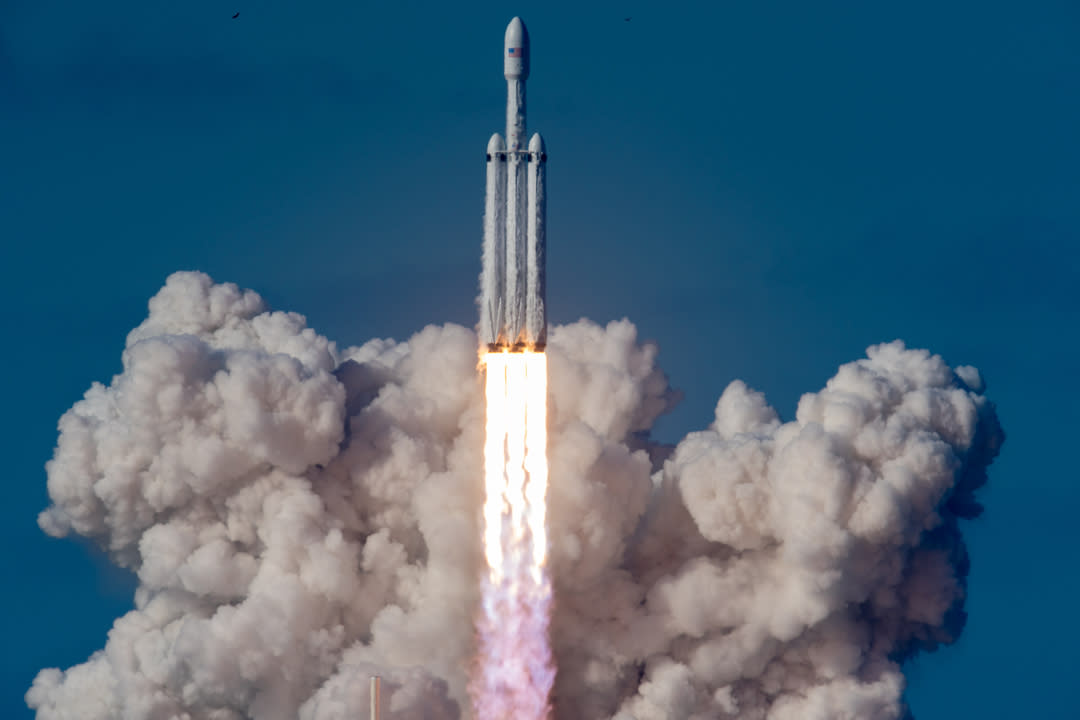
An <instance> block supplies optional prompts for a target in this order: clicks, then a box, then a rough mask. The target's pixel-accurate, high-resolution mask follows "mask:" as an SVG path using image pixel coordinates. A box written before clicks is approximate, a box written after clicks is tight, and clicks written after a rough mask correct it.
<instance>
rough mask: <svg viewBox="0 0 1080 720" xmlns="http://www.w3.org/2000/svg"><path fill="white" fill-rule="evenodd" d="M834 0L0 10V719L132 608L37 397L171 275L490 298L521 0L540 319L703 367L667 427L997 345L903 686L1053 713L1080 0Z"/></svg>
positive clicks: (1064, 709) (59, 406)
mask: <svg viewBox="0 0 1080 720" xmlns="http://www.w3.org/2000/svg"><path fill="white" fill-rule="evenodd" d="M853 5H854V4H851V3H832V2H823V3H814V4H807V3H798V2H768V3H702V4H700V5H695V4H689V3H688V4H684V5H677V4H656V3H644V2H638V1H636V0H634V1H628V2H620V3H608V2H601V3H590V4H587V5H585V4H581V3H573V4H571V3H561V2H548V3H525V4H520V5H507V4H506V3H495V2H483V3H431V4H427V3H399V4H386V5H385V6H382V5H380V6H377V7H375V6H373V7H364V6H361V5H360V4H357V3H347V2H339V1H337V0H331V1H329V2H324V3H320V4H318V6H315V5H311V4H301V3H287V2H283V1H282V0H264V1H263V2H258V3H254V2H244V1H243V0H236V1H235V2H233V3H232V4H222V3H220V2H209V1H205V2H204V1H198V2H184V3H156V2H138V3H136V2H130V1H129V0H119V1H118V2H113V3H107V4H90V5H87V4H84V3H63V2H59V3H34V4H31V3H18V2H16V3H14V6H12V4H5V5H4V6H3V8H2V9H0V108H2V111H0V138H2V139H0V158H2V163H3V168H4V171H3V172H0V237H2V238H3V248H4V253H3V256H4V261H3V262H2V263H0V301H2V302H3V304H4V306H5V307H8V308H9V312H8V313H7V315H6V319H7V323H8V327H9V334H8V338H9V341H8V343H7V344H6V345H5V350H6V351H5V352H4V353H2V357H3V363H4V375H5V376H6V377H8V378H9V384H8V396H9V402H8V404H7V407H8V412H7V413H5V414H4V417H3V420H2V421H0V422H2V423H3V435H4V436H5V437H6V438H8V441H9V442H8V447H9V452H8V455H9V457H10V458H13V462H14V466H13V468H11V469H10V471H9V472H10V477H9V485H10V488H11V491H10V492H9V496H8V501H7V502H6V503H4V505H3V509H2V510H0V512H2V513H3V522H2V523H0V531H2V532H3V536H2V542H3V546H4V547H5V548H7V550H6V551H5V552H4V553H3V554H2V555H0V562H2V563H3V565H2V566H0V572H2V573H3V576H4V577H6V578H8V583H7V587H8V592H6V593H5V594H4V601H3V602H4V609H5V612H3V613H2V617H3V622H4V623H5V626H4V627H3V630H2V632H3V637H4V638H5V643H4V644H5V652H4V653H3V656H2V657H3V660H2V668H0V678H2V680H0V683H2V687H0V715H2V716H3V717H10V718H19V717H29V715H30V713H29V711H27V710H26V709H25V705H24V704H23V701H22V695H23V693H24V692H25V690H26V689H27V688H28V686H29V684H30V682H31V680H32V678H33V676H34V674H35V673H36V672H37V670H38V669H40V668H42V667H48V666H60V667H68V666H70V665H73V664H75V663H78V662H81V661H82V660H84V659H85V658H86V657H87V656H88V655H89V654H90V653H91V652H93V651H94V650H96V649H98V648H101V647H102V646H103V645H104V641H105V636H106V633H107V631H108V628H109V627H110V626H111V623H112V619H113V618H114V617H116V616H117V615H118V614H120V613H122V612H123V611H124V610H125V609H126V608H127V607H129V606H130V602H131V589H132V585H131V583H130V581H129V579H128V578H127V577H126V576H125V575H124V574H123V573H121V572H119V571H117V570H115V569H112V568H111V567H110V566H109V565H108V563H106V562H105V561H104V560H103V559H102V558H101V557H100V556H98V555H97V554H96V553H95V552H94V551H92V550H91V549H89V548H88V547H85V546H83V545H81V544H79V543H78V542H75V541H71V540H64V541H57V540H52V539H50V538H47V537H46V536H45V535H44V534H43V533H42V532H41V531H40V530H39V529H38V528H37V526H36V515H37V513H38V512H39V511H40V510H42V509H43V508H44V507H45V506H46V504H47V495H46V491H45V474H44V470H43V464H44V462H45V461H46V460H47V459H48V458H49V456H50V454H51V450H52V447H53V445H54V443H55V440H56V421H57V420H58V418H59V417H60V415H61V414H62V413H63V411H64V410H65V409H67V408H68V407H70V406H71V404H72V403H73V402H74V401H75V400H77V399H78V398H79V397H80V396H81V394H82V393H83V392H84V391H85V389H86V388H87V387H88V386H89V385H90V383H91V382H93V381H95V380H98V381H107V380H108V379H109V378H110V377H111V376H112V374H113V373H115V372H116V371H118V370H119V368H120V364H119V359H120V350H121V349H122V347H123V341H124V337H125V335H126V333H127V331H128V330H130V329H131V328H132V327H134V326H135V325H136V324H137V323H138V322H139V321H140V320H141V319H142V318H143V317H144V316H145V309H146V300H147V299H148V298H149V297H150V296H151V295H152V294H153V293H154V292H155V291H156V290H157V289H158V288H159V287H160V286H161V285H162V283H163V282H164V279H165V277H166V276H167V275H168V274H169V273H170V272H173V271H175V270H182V269H199V270H204V271H206V272H208V273H210V274H211V275H212V276H213V277H214V278H215V279H216V280H218V281H231V282H236V283H238V284H239V285H241V286H243V287H250V288H253V289H255V290H257V291H258V292H260V293H261V294H262V295H263V296H264V297H266V298H267V299H268V300H269V302H270V303H271V304H272V305H273V306H275V307H276V308H280V309H286V310H294V311H297V312H300V313H303V314H304V315H306V316H307V317H308V320H309V323H310V324H311V325H312V326H313V327H315V328H316V329H317V330H318V331H320V332H321V333H323V334H325V335H327V336H329V337H330V338H332V339H334V340H336V341H338V342H339V344H342V345H348V344H358V343H360V342H363V341H364V340H366V339H368V338H371V337H375V336H382V337H396V338H402V339H403V338H406V337H407V336H408V335H410V334H411V333H412V332H414V331H415V330H417V329H419V328H421V327H423V326H424V325H426V324H428V323H441V322H447V321H450V322H457V323H461V324H465V325H470V326H471V325H473V324H474V323H475V309H474V307H473V298H474V296H475V287H476V277H477V273H478V272H479V248H480V230H481V227H480V223H481V215H482V211H483V161H482V157H483V151H484V146H485V143H486V141H487V138H488V137H489V136H490V134H491V133H492V132H494V131H501V130H502V125H503V112H504V110H503V103H504V97H505V95H504V93H505V90H504V87H505V86H504V83H503V80H502V77H501V65H500V61H499V58H500V52H501V37H502V31H503V28H504V27H505V25H506V22H507V21H508V19H509V18H510V17H511V16H512V15H514V14H520V15H521V16H522V17H523V18H524V19H525V21H526V22H527V24H528V26H529V30H530V34H531V36H532V40H533V70H532V75H531V77H530V80H529V123H530V128H531V129H534V130H539V131H541V132H543V133H544V136H545V139H546V140H547V143H548V147H549V155H550V162H549V205H548V213H549V267H548V278H549V279H548V283H549V286H548V287H549V290H548V292H549V306H550V312H551V317H552V320H553V321H555V322H565V321H571V320H574V319H576V318H578V317H581V316H587V317H590V318H592V319H595V320H597V321H601V322H602V321H606V320H609V319H615V318H620V317H624V316H625V317H629V318H630V319H631V320H633V321H634V322H635V323H637V324H638V326H639V329H640V332H641V334H642V335H643V336H645V337H649V338H653V339H656V340H657V341H658V343H659V345H660V348H661V354H660V364H661V365H662V366H663V367H664V368H665V370H666V371H667V372H668V374H669V375H670V377H671V379H672V382H673V383H674V384H675V385H676V386H677V387H680V388H681V389H683V391H684V392H685V393H686V399H685V400H684V401H683V403H682V405H681V406H680V407H679V408H678V409H677V410H676V411H675V412H674V413H672V414H671V415H670V416H669V417H667V418H665V419H663V420H662V421H661V424H660V426H659V427H658V429H657V433H658V434H659V435H660V437H661V438H664V439H668V440H675V439H677V438H678V437H680V436H682V435H683V434H685V433H686V432H688V431H690V430H693V429H699V428H702V427H704V426H705V425H707V424H708V422H709V421H710V420H711V414H712V408H713V406H714V404H715V402H716V399H717V397H718V396H719V393H720V392H721V391H722V389H723V388H724V387H725V386H726V385H727V383H728V382H730V381H731V380H732V379H734V378H742V379H744V380H745V381H746V382H747V383H748V384H750V385H751V386H753V387H755V388H757V389H759V390H762V391H764V392H765V393H766V395H767V396H768V398H769V399H770V401H771V402H772V404H773V405H775V406H776V407H777V408H778V410H779V411H780V413H781V415H782V416H784V417H785V418H790V417H791V416H792V414H793V412H794V408H795V404H796V402H797V400H798V398H799V396H800V394H801V393H803V392H808V391H812V390H816V389H818V388H820V387H821V386H822V384H823V383H824V381H825V380H826V379H827V378H828V377H830V376H831V374H832V373H833V371H834V370H835V368H836V367H837V366H838V365H839V364H841V363H843V362H847V361H849V360H852V359H855V358H857V357H859V356H861V354H862V353H863V351H864V350H865V348H866V347H867V346H868V345H870V344H873V343H876V342H881V341H888V340H892V339H894V338H902V339H904V340H905V341H906V342H907V343H908V344H909V345H911V346H922V347H927V348H929V349H931V350H932V351H934V352H937V353H940V354H942V355H943V356H944V357H945V359H946V360H947V361H948V362H949V363H950V364H952V365H958V364H972V365H975V366H977V367H978V368H980V370H981V371H982V372H983V375H984V377H985V378H986V379H987V381H988V386H989V389H988V395H989V397H990V398H991V399H992V400H993V401H995V402H996V404H997V406H998V410H999V414H1000V418H1001V421H1002V424H1003V425H1004V427H1005V430H1006V432H1007V434H1008V439H1007V441H1006V444H1005V446H1004V448H1003V451H1002V455H1001V456H1000V458H999V459H998V460H997V462H996V463H995V464H994V466H993V467H992V468H991V472H990V484H989V485H988V487H987V488H986V489H985V490H984V491H983V493H982V495H981V498H982V500H983V502H984V504H985V506H986V512H985V513H984V515H983V516H982V517H981V518H979V519H977V520H975V521H972V522H970V523H968V524H967V527H966V531H967V538H968V540H969V549H970V552H971V558H972V571H971V575H970V578H969V591H970V597H969V600H968V604H967V609H968V612H969V618H968V625H967V629H966V631H965V633H964V635H963V636H962V637H961V639H960V641H959V642H958V643H957V644H956V645H955V646H952V647H949V648H946V649H944V650H942V651H940V652H937V653H935V654H934V655H932V656H926V657H922V658H919V659H918V660H916V661H915V662H914V663H913V664H912V665H911V669H910V672H909V678H910V683H911V685H910V689H909V693H908V697H909V700H910V702H911V704H912V706H913V709H914V711H915V714H916V716H917V717H918V718H920V720H941V719H944V718H953V717H961V716H962V717H1018V716H1030V715H1031V714H1032V710H1033V709H1035V708H1038V711H1037V713H1036V714H1038V715H1039V716H1040V717H1070V716H1073V715H1074V713H1075V707H1074V704H1073V702H1072V691H1071V688H1070V683H1071V680H1072V677H1073V674H1074V673H1073V667H1074V661H1073V656H1074V653H1073V652H1072V650H1073V647H1074V645H1075V644H1076V642H1077V640H1080V629H1078V628H1077V621H1076V615H1075V612H1074V609H1073V603H1072V598H1073V597H1075V594H1076V592H1077V591H1078V590H1080V581H1078V579H1077V578H1078V576H1077V574H1076V573H1075V572H1074V570H1073V568H1074V566H1075V560H1074V559H1073V554H1074V548H1075V546H1076V542H1077V539H1078V533H1077V530H1076V527H1077V524H1076V522H1075V520H1074V518H1073V515H1074V511H1073V510H1072V507H1074V506H1076V505H1077V503H1078V501H1080V489H1078V487H1077V485H1076V483H1075V481H1074V475H1075V470H1074V463H1073V445H1072V442H1073V439H1074V438H1075V437H1076V435H1077V431H1078V430H1080V422H1078V420H1077V413H1076V411H1075V409H1074V408H1075V406H1076V405H1077V402H1078V401H1080V398H1078V397H1077V392H1076V389H1075V383H1073V382H1072V376H1073V374H1074V372H1075V369H1076V368H1077V367H1078V366H1080V336H1078V334H1077V330H1076V328H1077V326H1078V324H1080V322H1078V321H1080V317H1078V316H1080V282H1078V281H1080V272H1078V271H1080V249H1078V240H1080V203H1078V202H1077V198H1078V197H1080V142H1078V141H1077V136H1076V128H1077V127H1080V92H1078V87H1077V78H1080V43H1077V40H1076V39H1077V37H1078V36H1080V6H1077V5H1076V4H1075V3H1071V2H1066V1H1062V2H1052V1H1045V2H1037V3H1030V4H1028V5H1027V6H1025V7H1023V8H1022V9H1021V7H1020V6H1019V5H1016V4H1013V3H1004V2H979V3H976V2H953V3H948V4H947V5H945V6H943V4H940V3H931V2H919V1H916V2H910V3H904V4H903V5H901V6H897V7H894V8H886V7H882V6H881V5H880V4H877V3H865V4H861V5H860V6H859V7H853ZM236 11H239V12H240V17H239V18H238V19H236V20H233V19H231V18H230V16H231V15H232V14H233V12H236ZM626 16H630V17H631V18H632V20H631V21H630V22H625V21H624V19H623V18H624V17H626Z"/></svg>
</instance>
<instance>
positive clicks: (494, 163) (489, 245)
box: [479, 17, 547, 352]
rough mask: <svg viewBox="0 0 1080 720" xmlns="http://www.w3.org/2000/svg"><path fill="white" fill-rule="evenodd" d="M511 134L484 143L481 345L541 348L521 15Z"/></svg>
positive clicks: (510, 46) (508, 66) (538, 171)
mask: <svg viewBox="0 0 1080 720" xmlns="http://www.w3.org/2000/svg"><path fill="white" fill-rule="evenodd" d="M503 74H504V75H505V76H506V138H505V140H504V139H503V137H502V136H501V135H499V134H498V133H495V134H494V135H492V136H491V140H489V141H488V145H487V191H486V195H485V200H484V251H483V267H482V270H481V273H480V300H479V304H480V342H481V343H482V344H484V345H487V348H488V350H489V351H492V352H495V351H499V350H513V351H522V350H536V351H542V350H543V349H544V345H545V344H546V342H547V315H546V312H545V308H544V304H545V287H544V284H545V278H544V262H545V258H544V255H545V252H546V241H545V230H544V220H545V215H546V206H545V200H544V194H545V193H544V190H545V166H546V165H547V153H546V152H545V149H544V139H543V138H541V137H540V134H539V133H537V134H535V135H533V136H532V139H530V140H529V144H528V147H525V144H524V143H525V80H526V79H527V78H528V77H529V33H528V31H527V30H526V29H525V23H523V22H521V18H516V17H515V18H514V19H513V20H511V21H510V24H509V25H508V26H507V27H506V36H505V41H504V43H503Z"/></svg>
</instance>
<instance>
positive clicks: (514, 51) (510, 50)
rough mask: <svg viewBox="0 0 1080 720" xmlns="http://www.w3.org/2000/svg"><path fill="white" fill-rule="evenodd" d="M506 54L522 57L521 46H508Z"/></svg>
mask: <svg viewBox="0 0 1080 720" xmlns="http://www.w3.org/2000/svg"><path fill="white" fill-rule="evenodd" d="M506 54H507V55H513V56H514V57H521V48H506Z"/></svg>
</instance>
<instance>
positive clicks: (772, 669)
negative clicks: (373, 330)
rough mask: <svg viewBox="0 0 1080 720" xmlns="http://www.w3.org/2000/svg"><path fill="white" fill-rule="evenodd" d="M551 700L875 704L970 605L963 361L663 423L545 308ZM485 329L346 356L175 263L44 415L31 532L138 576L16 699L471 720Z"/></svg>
mask: <svg viewBox="0 0 1080 720" xmlns="http://www.w3.org/2000/svg"><path fill="white" fill-rule="evenodd" d="M548 358H549V404H550V408H549V432H550V435H549V465H550V482H551V487H550V492H549V504H548V518H549V526H550V539H551V552H550V566H551V572H552V577H553V580H554V584H555V614H554V617H553V620H552V636H553V637H552V643H553V649H554V652H555V659H556V662H557V665H558V673H559V674H558V677H557V679H556V686H555V691H554V695H553V698H552V699H553V702H554V704H555V708H556V716H557V718H560V719H566V720H570V719H577V718H583V719H589V720H591V719H592V718H618V719H619V720H631V719H633V720H654V719H657V720H659V719H664V720H678V719H684V720H690V719H695V720H705V719H708V718H741V719H746V720H749V719H758V718H759V719H762V720H765V719H767V720H794V719H796V718H797V719H799V720H819V719H820V720H826V719H829V720H835V719H837V718H860V719H862V720H867V719H868V720H887V719H891V718H898V717H902V716H903V715H904V713H905V712H906V709H905V708H904V706H903V702H902V693H903V690H904V676H903V674H902V663H903V661H904V660H905V659H906V658H907V657H910V655H911V654H912V653H915V652H918V651H920V650H926V649H931V648H934V647H937V646H938V645H940V644H945V643H949V642H951V641H953V640H954V639H955V638H956V636H957V633H959V631H960V630H961V629H962V626H963V620H964V612H963V603H964V599H965V574H966V571H967V557H966V551H965V547H964V544H963V541H962V538H961V535H960V532H959V524H958V522H959V520H961V519H963V518H968V517H973V516H974V515H976V514H977V513H978V512H979V505H978V504H977V502H976V501H975V497H974V493H975V491H976V490H977V489H978V488H979V487H980V486H981V485H982V484H983V483H984V482H985V480H986V468H987V466H988V465H989V464H990V462H991V461H992V459H993V458H994V456H995V455H996V453H997V450H998V447H999V446H1000V444H1001V441H1002V439H1003V434H1002V432H1001V429H1000V427H999V426H998V423H997V419H996V416H995V413H994V408H993V405H992V404H991V403H990V402H989V401H987V400H986V399H985V398H984V396H983V394H982V393H983V385H982V381H981V379H980V377H979V374H978V372H977V371H976V370H975V369H974V368H970V367H959V368H956V369H950V368H949V367H948V366H947V365H946V364H945V363H944V362H943V361H942V359H941V358H940V357H937V356H934V355H930V354H929V353H927V352H925V351H921V350H909V349H907V348H905V347H904V345H903V344H902V343H900V342H894V343H891V344H886V345H879V346H875V347H872V348H870V349H869V351H868V353H867V358H864V359H862V360H858V361H856V362H853V363H850V364H847V365H844V366H843V367H841V368H840V370H839V371H838V372H837V374H836V377H834V378H833V379H831V380H830V381H829V382H828V383H827V385H826V387H825V389H824V390H821V391H820V392H817V393H813V394H807V395H805V396H803V398H802V400H801V401H800V403H799V407H798V411H797V413H796V418H795V420H794V421H792V422H787V423H782V422H781V421H780V420H779V418H778V417H777V414H776V412H775V411H773V410H772V409H771V408H770V407H769V406H768V405H767V404H766V402H765V399H764V397H763V396H762V395H761V394H760V393H756V392H754V391H753V390H751V389H749V388H747V387H746V386H745V385H744V384H743V383H741V382H739V381H735V382H733V383H731V385H730V386H729V387H728V388H727V389H726V390H725V391H724V393H723V395H722V397H721V398H720V400H719V402H718V403H717V406H716V418H715V421H714V422H713V423H712V424H711V425H710V426H709V427H708V428H707V429H705V430H703V431H701V432H696V433H692V434H691V435H689V436H688V437H686V438H685V439H684V440H682V441H681V442H680V443H679V444H678V446H677V447H675V448H670V447H663V446H660V445H658V444H656V443H654V442H652V441H651V440H650V438H649V435H648V431H649V428H650V427H651V425H652V423H653V422H654V421H655V420H656V418H657V417H658V416H660V415H661V414H662V413H664V412H666V411H667V410H669V409H670V408H671V407H672V405H673V404H674V403H675V402H676V401H677V394H676V393H674V392H673V391H672V390H671V388H670V387H669V386H668V383H667V379H666V378H665V376H664V375H663V373H662V372H661V371H660V370H658V369H657V367H656V365H655V359H656V348H655V347H653V346H651V345H648V344H641V343H639V342H638V340H637V337H636V331H635V329H634V327H633V325H631V324H630V323H629V322H626V321H623V322H615V323H611V324H609V325H608V326H607V327H600V326H597V325H595V324H593V323H590V322H587V321H584V320H583V321H580V322H577V323H574V324H572V325H568V326H563V327H556V328H553V329H552V332H551V335H550V340H549V345H548ZM483 414H484V410H483V388H482V385H481V378H480V376H479V374H478V372H477V339H476V336H475V335H474V333H473V332H472V331H470V330H467V329H465V328H462V327H458V326H453V325H447V326H443V327H428V328H425V329H424V330H422V331H421V332H419V333H418V334H416V335H415V336H413V337H412V338H411V339H410V340H409V341H408V342H407V343H400V344H399V343H394V342H391V341H384V340H375V341H372V342H369V343H368V344H366V345H364V346H362V347H353V348H348V349H339V348H338V347H336V345H335V344H334V343H333V342H330V341H328V340H327V339H326V338H324V337H322V336H320V335H318V334H316V333H315V332H314V331H313V330H311V329H309V328H307V327H306V326H305V321H304V319H303V318H302V317H301V316H299V315H295V314H291V313H281V312H271V311H269V310H268V309H267V308H266V306H265V304H264V303H263V301H262V300H261V299H260V298H259V296H258V295H256V294H255V293H253V292H250V291H242V290H240V289H238V288H237V287H236V286H234V285H229V284H225V285H217V284H214V283H213V282H212V281H211V280H210V278H208V277H207V276H205V275H203V274H199V273H177V274H175V275H173V276H172V277H170V278H169V280H168V282H167V284H166V286H165V287H164V288H163V289H162V290H161V291H160V292H159V293H158V294H157V295H156V296H155V297H154V298H153V299H152V300H151V301H150V313H149V317H148V318H147V319H146V321H145V322H143V323H142V324H141V325H140V326H139V327H137V328H136V329H135V330H134V331H132V333H131V334H130V335H129V337H128V341H127V347H126V349H125V350H124V354H123V371H122V372H121V373H120V374H119V375H117V376H116V377H115V378H113V380H112V382H111V384H110V385H108V386H104V385H100V384H94V385H93V386H92V387H91V388H90V390H89V391H88V392H87V393H86V396H85V397H84V398H83V399H82V400H80V401H79V402H77V403H76V404H75V406H74V407H73V408H72V409H71V410H69V411H68V412H67V413H66V414H65V415H64V416H63V418H62V419H61V421H60V438H59V441H58V444H57V448H56V451H55V455H54V457H53V459H52V460H51V461H50V462H49V464H48V484H49V494H50V497H51V499H52V503H53V504H52V506H51V507H49V508H48V509H47V510H46V511H45V512H44V513H42V515H41V517H40V524H41V527H42V528H43V529H44V530H45V531H46V532H47V533H49V534H50V535H54V536H58V537H59V536H64V535H68V534H71V533H76V534H78V535H82V536H85V537H87V538H91V539H92V540H94V541H96V542H98V543H100V544H101V546H102V547H104V548H105V549H106V550H107V551H108V552H109V553H110V555H111V557H112V558H113V559H114V560H115V561H116V562H117V563H119V564H121V565H123V566H125V567H128V568H131V569H132V570H133V571H134V572H135V573H136V574H137V576H138V581H139V585H138V589H137V591H136V596H135V609H134V610H132V611H131V612H129V613H128V614H126V615H125V616H123V617H121V618H119V619H118V620H117V621H116V623H115V625H114V627H113V629H112V630H111V631H110V633H109V637H108V640H107V642H106V643H105V648H104V649H103V650H101V651H99V652H97V653H95V654H94V655H92V656H91V657H90V658H89V659H88V660H87V661H86V662H85V663H83V664H81V665H78V666H76V667H73V668H70V669H68V670H64V671H61V670H58V669H47V670H42V671H41V672H40V674H39V675H38V676H37V678H36V679H35V681H34V684H33V686H32V688H31V689H30V690H29V692H28V693H27V696H26V698H27V702H28V703H29V705H30V706H31V707H32V708H36V709H37V715H38V718H39V719H40V720H54V719H55V720H59V719H61V718H64V719H65V720H66V719H71V718H79V719H83V720H106V719H109V720H120V719H123V720H136V719H139V720H143V719H145V720H152V719H157V718H176V717H183V718H190V719H191V720H242V719H245V718H255V719H258V720H277V719H279V718H280V719H282V720H284V719H286V718H289V719H295V718H301V719H302V720H344V719H345V718H358V717H365V714H366V712H367V703H368V695H367V693H368V678H369V676H370V675H372V674H379V675H381V676H382V677H383V678H384V684H383V706H384V717H385V718H387V719H388V720H389V719H392V720H405V719H407V718H431V719H440V718H466V717H468V715H469V712H470V710H469V707H470V703H469V700H468V697H467V693H466V685H467V680H468V675H469V671H470V663H471V661H472V660H471V659H472V657H473V652H474V639H473V621H474V618H475V613H476V609H477V602H478V588H479V581H478V578H479V577H480V572H481V567H482V563H483V558H482V555H481V551H480V532H481V531H480V508H481V505H482V503H483V487H482V485H483V467H482V465H483V462H482V447H483V433H484V423H483Z"/></svg>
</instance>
